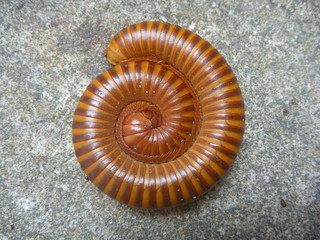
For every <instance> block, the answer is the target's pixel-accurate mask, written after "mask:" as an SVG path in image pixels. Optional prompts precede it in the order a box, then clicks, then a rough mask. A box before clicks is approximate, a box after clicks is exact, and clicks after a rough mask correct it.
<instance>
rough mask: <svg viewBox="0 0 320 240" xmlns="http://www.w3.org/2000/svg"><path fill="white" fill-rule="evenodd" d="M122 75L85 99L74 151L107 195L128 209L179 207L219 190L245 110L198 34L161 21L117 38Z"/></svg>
mask: <svg viewBox="0 0 320 240" xmlns="http://www.w3.org/2000/svg"><path fill="white" fill-rule="evenodd" d="M107 59H108V61H109V62H110V63H112V64H114V65H115V66H114V67H112V68H110V69H108V70H107V71H106V72H104V73H103V74H101V75H100V76H98V77H97V78H96V79H94V80H93V81H92V83H91V84H90V85H89V86H88V87H87V89H86V91H85V92H84V94H83V96H82V97H81V98H80V101H79V103H78V106H77V109H76V111H75V115H74V122H73V142H74V148H75V152H76V156H77V158H78V161H79V162H80V164H81V167H82V169H83V170H84V172H85V173H86V174H87V175H88V176H89V179H90V180H91V181H92V182H93V183H94V184H95V185H96V186H98V187H99V188H100V189H101V190H102V191H103V192H104V193H106V194H108V195H109V196H111V197H112V198H115V199H116V200H119V201H121V202H124V203H126V204H128V205H131V206H138V207H143V208H163V207H172V206H176V205H179V204H181V203H185V202H188V201H190V200H192V199H194V198H196V197H197V196H199V195H201V194H203V193H204V192H206V191H207V190H208V189H210V187H211V186H213V185H214V184H215V183H216V182H217V181H218V180H219V179H220V178H221V177H222V176H223V175H224V174H225V172H226V170H227V169H228V168H229V166H230V165H231V164H232V162H233V160H234V158H235V157H236V154H237V152H238V150H239V147H240V144H241V141H242V137H243V131H244V105H243V99H242V96H241V91H240V88H239V86H238V83H237V80H236V78H235V76H234V74H233V73H232V70H231V68H230V67H229V65H228V64H227V63H226V61H225V60H224V58H223V57H222V56H221V55H220V54H219V53H218V51H217V50H216V49H215V48H214V47H212V46H211V45H210V44H209V43H208V42H207V41H205V40H203V39H202V38H201V37H199V36H198V35H196V34H194V33H192V32H190V31H189V30H186V29H183V28H181V27H179V26H176V25H172V24H168V23H162V22H142V23H138V24H134V25H131V26H129V27H127V28H125V29H123V30H122V31H120V32H119V33H118V34H117V35H116V36H115V37H114V38H113V39H112V40H111V42H110V44H109V45H108V47H107Z"/></svg>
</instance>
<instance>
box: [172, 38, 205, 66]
mask: <svg viewBox="0 0 320 240" xmlns="http://www.w3.org/2000/svg"><path fill="white" fill-rule="evenodd" d="M190 35H192V36H191V40H190V41H189V43H185V44H184V46H182V51H180V53H179V56H178V58H177V68H178V69H179V70H180V71H181V72H184V71H183V65H184V64H185V61H187V59H188V57H189V56H190V53H191V52H192V50H193V49H194V47H195V46H196V45H197V44H198V43H199V41H200V40H201V38H200V37H199V36H198V35H196V34H194V33H190V34H189V35H188V38H189V36H190ZM186 44H187V45H186Z"/></svg>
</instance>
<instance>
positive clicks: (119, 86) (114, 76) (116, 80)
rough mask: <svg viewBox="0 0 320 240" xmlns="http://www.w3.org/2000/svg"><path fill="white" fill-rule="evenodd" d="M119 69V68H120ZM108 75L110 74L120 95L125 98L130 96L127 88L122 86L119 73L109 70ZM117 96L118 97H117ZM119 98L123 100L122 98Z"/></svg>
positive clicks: (113, 69) (121, 78)
mask: <svg viewBox="0 0 320 240" xmlns="http://www.w3.org/2000/svg"><path fill="white" fill-rule="evenodd" d="M120 69H121V68H120ZM108 73H109V74H110V76H111V78H112V80H113V82H114V83H115V84H116V85H117V89H119V90H120V92H121V94H122V95H123V96H124V97H126V96H128V95H130V92H129V91H128V90H127V88H126V87H125V86H124V84H123V83H124V81H123V77H122V76H120V75H119V73H118V72H117V71H116V70H115V68H110V69H109V70H108ZM118 96H119V95H118ZM119 97H120V96H119ZM120 98H123V97H122V96H121V97H120Z"/></svg>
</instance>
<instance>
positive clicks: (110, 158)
mask: <svg viewBox="0 0 320 240" xmlns="http://www.w3.org/2000/svg"><path fill="white" fill-rule="evenodd" d="M108 150H109V151H108V152H109V153H110V152H111V151H112V150H113V149H111V150H110V149H108ZM119 154H120V152H119V151H115V152H114V153H113V154H112V155H111V156H109V155H107V154H105V155H104V156H105V157H104V158H101V163H99V164H98V165H97V166H96V167H95V169H94V170H92V171H91V173H90V174H89V178H90V179H93V180H94V179H95V178H96V177H97V176H98V175H99V174H100V173H101V172H102V171H103V170H104V169H105V168H107V166H108V165H109V164H110V163H111V162H113V161H114V156H116V155H117V156H119ZM96 161H100V159H97V160H96ZM96 161H95V162H96Z"/></svg>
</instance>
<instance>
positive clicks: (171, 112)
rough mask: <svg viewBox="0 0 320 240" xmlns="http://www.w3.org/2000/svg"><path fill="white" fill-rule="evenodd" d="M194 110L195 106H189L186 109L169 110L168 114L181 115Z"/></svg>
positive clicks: (179, 107)
mask: <svg viewBox="0 0 320 240" xmlns="http://www.w3.org/2000/svg"><path fill="white" fill-rule="evenodd" d="M193 110H194V106H193V105H189V106H185V107H181V106H178V107H176V108H170V109H168V111H167V113H168V114H181V113H185V112H190V111H193Z"/></svg>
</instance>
